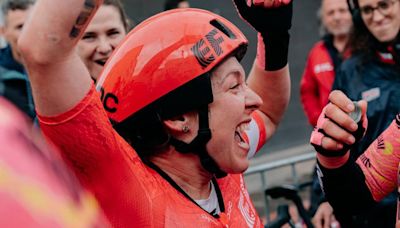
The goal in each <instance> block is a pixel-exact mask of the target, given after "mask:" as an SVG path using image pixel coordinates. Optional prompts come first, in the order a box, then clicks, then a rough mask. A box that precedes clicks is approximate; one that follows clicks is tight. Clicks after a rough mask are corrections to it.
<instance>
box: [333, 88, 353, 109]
mask: <svg viewBox="0 0 400 228" xmlns="http://www.w3.org/2000/svg"><path fill="white" fill-rule="evenodd" d="M329 101H330V102H331V103H333V104H335V105H336V106H338V107H339V108H340V109H342V110H344V111H345V112H347V113H349V112H352V111H353V110H354V104H353V101H351V100H350V99H349V98H348V97H347V96H346V95H345V94H344V93H343V92H342V91H340V90H334V91H332V92H331V93H330V94H329Z"/></svg>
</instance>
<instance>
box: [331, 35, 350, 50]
mask: <svg viewBox="0 0 400 228" xmlns="http://www.w3.org/2000/svg"><path fill="white" fill-rule="evenodd" d="M348 39H349V36H348V35H339V36H334V37H333V46H335V48H336V49H337V50H338V51H339V52H340V53H342V52H343V51H344V49H345V47H346V44H347V41H348Z"/></svg>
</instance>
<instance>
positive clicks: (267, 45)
mask: <svg viewBox="0 0 400 228" xmlns="http://www.w3.org/2000/svg"><path fill="white" fill-rule="evenodd" d="M289 40H290V35H289V32H288V31H273V32H263V33H258V44H257V58H256V62H257V64H258V66H259V67H261V68H262V69H264V70H267V71H276V70H279V69H282V68H283V67H285V66H286V65H287V63H288V52H289Z"/></svg>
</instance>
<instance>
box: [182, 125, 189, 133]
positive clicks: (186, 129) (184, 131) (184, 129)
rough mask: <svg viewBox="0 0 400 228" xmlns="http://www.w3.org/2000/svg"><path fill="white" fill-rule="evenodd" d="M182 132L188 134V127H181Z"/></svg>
mask: <svg viewBox="0 0 400 228" xmlns="http://www.w3.org/2000/svg"><path fill="white" fill-rule="evenodd" d="M182 131H183V133H188V132H189V127H188V126H186V125H185V126H183V127H182Z"/></svg>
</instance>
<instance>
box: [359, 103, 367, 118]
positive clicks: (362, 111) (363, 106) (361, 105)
mask: <svg viewBox="0 0 400 228" xmlns="http://www.w3.org/2000/svg"><path fill="white" fill-rule="evenodd" d="M357 104H358V106H360V108H361V113H362V114H363V115H365V114H366V113H367V107H368V103H367V101H365V100H360V101H358V102H357Z"/></svg>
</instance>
